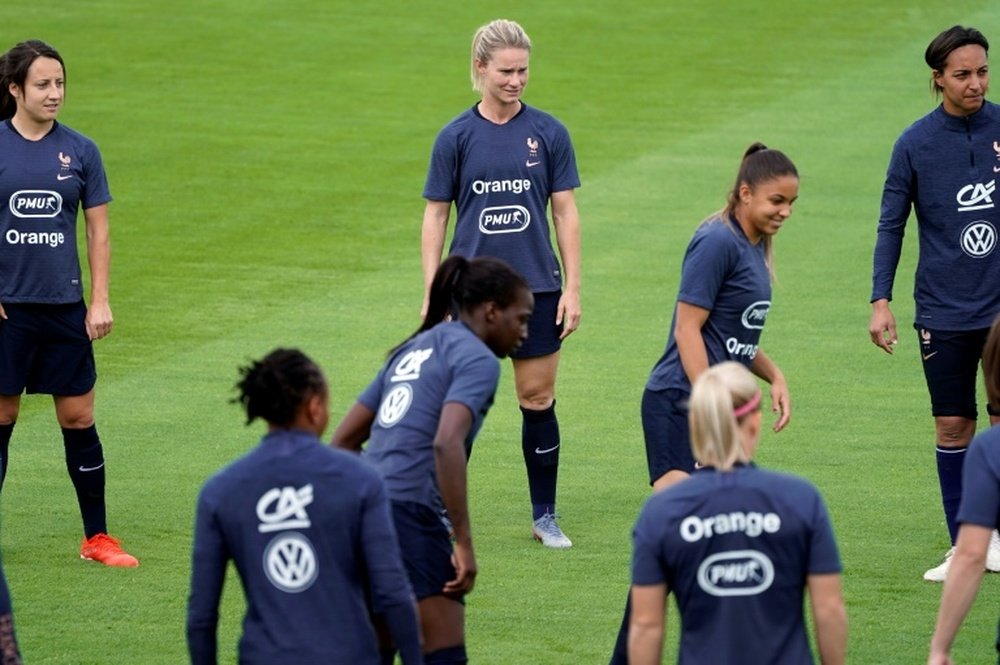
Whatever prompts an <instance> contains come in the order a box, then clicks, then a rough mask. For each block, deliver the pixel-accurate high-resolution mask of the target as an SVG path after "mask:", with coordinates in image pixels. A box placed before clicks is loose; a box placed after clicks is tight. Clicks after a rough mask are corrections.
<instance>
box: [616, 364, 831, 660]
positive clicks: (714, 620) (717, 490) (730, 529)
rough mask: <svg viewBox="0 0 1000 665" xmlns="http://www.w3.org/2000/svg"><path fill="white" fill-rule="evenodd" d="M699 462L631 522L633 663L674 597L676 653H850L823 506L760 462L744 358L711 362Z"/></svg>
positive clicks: (703, 386) (694, 400)
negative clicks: (808, 619)
mask: <svg viewBox="0 0 1000 665" xmlns="http://www.w3.org/2000/svg"><path fill="white" fill-rule="evenodd" d="M689 419H690V432H691V448H692V452H693V454H694V458H695V460H696V461H697V462H698V469H697V470H695V471H694V473H693V474H692V475H691V477H690V478H689V479H688V480H686V481H684V482H682V483H676V484H674V485H671V486H670V487H669V488H667V489H665V490H663V491H662V492H659V493H657V494H655V495H653V496H652V497H651V498H650V499H649V501H648V502H647V503H646V505H645V507H644V508H643V510H642V512H641V513H640V515H639V519H638V521H637V522H636V525H635V529H634V531H633V558H632V592H631V599H632V614H631V620H630V626H629V640H628V654H629V663H631V665H648V664H650V663H659V662H660V660H661V658H662V651H663V634H664V624H665V622H664V617H665V614H666V598H667V594H668V593H670V592H671V591H672V592H674V593H675V594H676V599H677V605H678V608H679V610H680V613H681V615H682V617H683V621H682V629H681V638H680V654H679V658H678V661H677V662H679V663H771V662H781V663H811V662H813V661H812V654H811V651H810V647H809V640H808V637H807V633H806V626H805V618H804V614H803V609H802V606H803V596H804V592H805V590H806V589H807V588H808V590H809V597H810V601H811V605H812V613H813V617H814V621H815V632H816V642H817V650H818V651H819V655H820V662H822V663H824V664H831V663H843V662H844V655H845V650H846V644H847V616H846V612H845V610H844V601H843V596H842V594H841V590H840V572H841V565H840V558H839V555H838V552H837V545H836V542H835V540H834V536H833V529H832V527H831V525H830V519H829V516H828V515H827V511H826V506H825V505H824V503H823V499H822V498H821V497H820V495H819V492H818V491H817V490H816V488H815V487H813V486H812V485H811V484H810V483H809V482H807V481H805V480H803V479H801V478H797V477H794V476H789V475H785V474H780V473H776V472H772V471H764V470H762V469H758V468H757V467H756V466H754V464H753V463H752V461H751V460H752V459H753V455H754V453H755V451H756V449H757V443H758V440H759V436H760V430H761V420H762V416H761V393H760V389H759V388H758V386H757V382H756V381H755V380H754V378H753V376H752V375H751V374H750V372H749V371H748V370H747V369H746V368H745V367H744V366H743V365H741V364H739V363H736V362H723V363H720V364H718V365H714V366H713V367H711V368H709V369H707V370H705V372H703V373H702V374H701V375H700V376H699V378H698V379H697V381H696V382H695V384H694V386H693V388H692V392H691V400H690V407H689Z"/></svg>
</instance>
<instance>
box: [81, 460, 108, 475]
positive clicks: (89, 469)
mask: <svg viewBox="0 0 1000 665" xmlns="http://www.w3.org/2000/svg"><path fill="white" fill-rule="evenodd" d="M102 466H104V462H101V463H100V464H98V465H97V466H81V467H80V471H83V472H84V473H87V472H88V471H97V470H98V469H100V468H101V467H102Z"/></svg>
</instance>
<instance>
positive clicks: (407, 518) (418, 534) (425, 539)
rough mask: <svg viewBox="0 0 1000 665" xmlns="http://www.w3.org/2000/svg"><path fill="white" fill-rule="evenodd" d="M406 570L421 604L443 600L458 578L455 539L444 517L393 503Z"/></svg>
mask: <svg viewBox="0 0 1000 665" xmlns="http://www.w3.org/2000/svg"><path fill="white" fill-rule="evenodd" d="M391 503H392V520H393V522H394V523H395V526H396V535H397V536H399V545H400V548H399V549H400V553H401V554H402V555H403V566H404V567H405V568H406V574H407V576H408V577H409V578H410V584H411V585H412V586H413V594H414V595H415V596H416V597H417V600H421V599H423V598H429V597H431V596H440V595H441V592H442V591H443V590H444V585H445V584H446V583H448V582H450V581H451V580H453V579H455V577H456V576H457V575H458V573H457V571H456V570H455V566H453V565H452V563H451V551H452V548H451V539H450V538H449V537H448V528H447V527H446V526H445V525H444V522H442V521H441V516H440V515H439V514H438V513H437V512H435V511H434V510H433V509H431V508H430V507H429V506H425V505H423V504H421V503H414V502H412V501H392V502H391Z"/></svg>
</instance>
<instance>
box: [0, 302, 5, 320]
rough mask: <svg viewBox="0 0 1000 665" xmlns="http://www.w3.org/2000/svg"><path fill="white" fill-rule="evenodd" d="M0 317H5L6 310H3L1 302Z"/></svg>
mask: <svg viewBox="0 0 1000 665" xmlns="http://www.w3.org/2000/svg"><path fill="white" fill-rule="evenodd" d="M0 319H4V320H6V319H7V312H5V311H4V309H3V305H2V304H0Z"/></svg>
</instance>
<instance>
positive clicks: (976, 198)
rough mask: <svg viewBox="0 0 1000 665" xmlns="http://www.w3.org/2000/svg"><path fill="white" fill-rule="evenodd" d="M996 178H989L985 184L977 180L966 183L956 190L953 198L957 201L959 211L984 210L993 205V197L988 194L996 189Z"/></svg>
mask: <svg viewBox="0 0 1000 665" xmlns="http://www.w3.org/2000/svg"><path fill="white" fill-rule="evenodd" d="M996 182H997V181H996V180H990V181H989V182H988V183H986V184H985V185H984V184H982V183H979V182H977V183H976V184H974V185H966V186H965V187H963V188H962V189H960V190H958V194H956V195H955V200H956V201H958V211H959V212H969V211H970V210H986V209H988V208H992V207H993V199H992V198H990V195H991V194H993V191H994V190H995V189H996V187H997V185H996Z"/></svg>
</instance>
